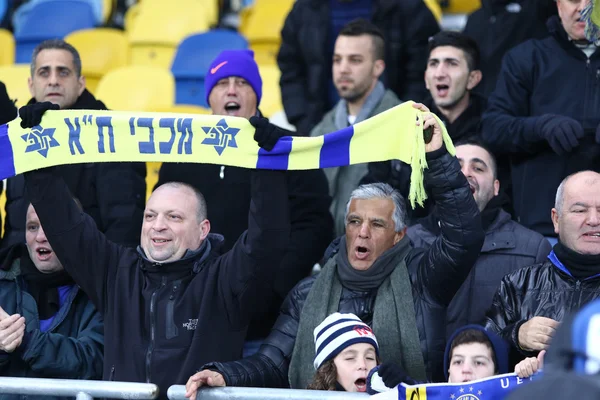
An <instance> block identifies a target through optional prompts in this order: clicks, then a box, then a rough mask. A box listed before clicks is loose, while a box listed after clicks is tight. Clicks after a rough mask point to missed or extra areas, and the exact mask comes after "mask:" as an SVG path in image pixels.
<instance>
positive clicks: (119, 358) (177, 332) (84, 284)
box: [25, 169, 289, 399]
mask: <svg viewBox="0 0 600 400" xmlns="http://www.w3.org/2000/svg"><path fill="white" fill-rule="evenodd" d="M251 179H252V203H251V205H250V212H249V215H248V231H247V232H246V233H245V234H243V235H242V237H241V238H240V239H239V240H238V241H237V243H236V244H235V246H234V247H233V249H232V250H231V251H229V252H227V253H225V254H222V255H220V252H221V251H220V247H221V244H222V243H221V242H222V237H221V236H220V235H209V237H208V238H207V239H206V240H205V241H204V242H203V245H202V246H201V247H200V248H199V249H198V250H196V251H189V250H188V252H187V253H186V255H185V256H184V257H183V258H181V259H179V260H177V261H173V262H168V263H156V262H151V261H149V260H148V259H147V258H146V257H145V255H144V252H143V251H142V250H141V248H140V249H138V250H137V251H136V250H134V249H130V248H127V247H124V246H120V245H117V244H115V243H113V242H111V241H110V240H107V238H106V236H105V235H104V234H102V232H100V231H99V230H98V229H97V228H96V226H95V224H94V222H93V221H92V220H91V218H89V216H87V215H86V214H84V213H82V212H80V211H79V209H78V208H77V206H76V205H75V202H74V201H73V200H72V199H71V196H70V194H69V191H68V189H67V186H66V184H65V182H64V180H63V179H62V178H61V177H60V176H58V175H57V174H56V173H54V171H52V169H42V170H36V171H32V172H27V173H25V182H26V184H27V190H28V193H29V194H30V196H31V199H32V203H33V205H34V207H35V209H36V211H37V214H38V216H39V219H40V223H41V224H42V225H43V227H44V232H45V234H46V237H47V238H48V241H49V242H50V244H51V246H52V248H53V250H54V251H55V252H56V254H57V256H58V257H59V259H60V260H61V262H62V264H63V266H64V268H65V270H66V271H67V272H68V273H69V274H70V275H71V276H72V277H73V279H74V280H75V282H76V283H77V284H78V285H80V286H81V288H82V289H83V290H84V291H85V292H86V293H87V294H88V295H89V297H90V299H91V300H92V302H93V303H94V304H95V305H96V307H97V308H98V311H99V312H100V313H101V314H102V315H103V317H104V332H105V352H104V374H103V377H104V379H105V380H115V381H127V382H152V383H155V384H157V385H158V387H159V389H160V398H161V399H166V398H167V397H166V395H167V388H168V387H169V386H171V385H175V384H179V385H182V384H185V383H186V382H187V380H188V378H189V377H190V376H191V375H193V374H194V373H195V372H196V371H198V369H199V367H200V366H201V365H202V364H204V363H206V362H208V361H212V360H220V361H228V360H235V359H237V358H239V357H240V356H241V354H242V345H243V341H244V338H245V336H246V330H247V326H248V323H249V320H250V318H251V317H252V314H253V311H254V309H255V308H256V307H260V305H261V303H262V301H263V299H264V294H263V293H264V292H265V290H266V288H268V287H269V286H270V285H271V284H272V280H273V276H274V271H275V270H276V268H277V266H278V265H279V263H280V262H281V258H282V257H283V252H284V249H285V247H286V246H287V244H288V240H289V215H288V214H289V211H288V200H287V190H286V185H285V173H284V172H281V171H261V170H257V171H254V173H253V174H252V178H251Z"/></svg>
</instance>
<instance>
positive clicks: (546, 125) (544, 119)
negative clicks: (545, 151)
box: [535, 114, 584, 155]
mask: <svg viewBox="0 0 600 400" xmlns="http://www.w3.org/2000/svg"><path fill="white" fill-rule="evenodd" d="M535 130H536V132H537V133H538V135H540V137H542V138H543V139H545V140H546V141H547V142H548V144H549V145H550V147H551V148H552V150H554V152H555V153H556V154H558V155H561V154H564V153H570V152H571V151H572V150H573V149H574V148H575V147H577V146H578V145H579V140H580V139H581V138H582V137H583V134H584V132H583V126H581V124H580V123H579V122H578V121H576V120H574V119H573V118H570V117H564V116H562V115H554V114H544V115H542V116H540V117H538V120H537V122H536V124H535Z"/></svg>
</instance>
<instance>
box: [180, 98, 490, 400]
mask: <svg viewBox="0 0 600 400" xmlns="http://www.w3.org/2000/svg"><path fill="white" fill-rule="evenodd" d="M415 107H418V108H420V109H421V110H422V111H425V112H428V111H429V110H428V109H427V108H426V107H425V106H423V105H421V104H416V105H415ZM425 119H426V121H425V123H424V126H425V127H427V126H429V125H432V126H435V129H434V136H433V139H432V141H431V142H430V143H429V144H427V145H426V151H427V154H426V156H427V162H428V165H429V168H428V169H426V170H425V184H426V187H427V188H428V189H429V190H430V193H431V195H432V196H433V197H434V198H435V200H436V203H437V204H438V205H439V207H440V216H441V227H442V233H441V235H440V236H439V237H438V239H437V240H436V241H435V243H433V245H432V246H431V248H430V249H429V250H427V251H423V250H420V249H414V248H413V246H412V244H411V243H410V240H409V239H408V237H407V236H406V235H405V233H406V225H405V217H406V210H405V206H404V200H403V198H402V196H401V195H400V194H399V193H398V192H397V191H395V190H393V189H392V188H391V187H390V186H389V185H386V184H383V183H376V184H372V185H365V186H362V187H360V188H358V189H357V190H356V191H354V192H353V193H352V195H351V198H350V201H349V203H348V215H347V217H346V234H345V236H342V237H341V239H338V240H339V241H340V243H339V245H336V244H335V243H334V244H333V246H330V251H328V253H329V254H330V255H331V256H330V257H329V261H328V262H327V263H326V265H325V266H324V267H323V269H322V271H321V272H320V273H319V274H318V275H316V276H312V277H310V278H306V279H304V280H303V281H301V282H300V283H299V284H298V285H296V287H295V288H294V289H293V290H292V291H291V293H290V294H289V295H288V296H287V298H286V300H285V302H284V304H283V306H282V310H281V313H280V316H279V318H278V319H277V322H276V323H275V326H274V327H273V329H272V331H271V334H270V335H269V337H268V338H267V340H266V342H265V343H264V344H263V345H262V346H261V348H260V350H259V352H258V353H257V354H254V355H253V356H251V357H248V358H246V359H243V360H240V361H235V362H226V363H219V362H214V363H210V364H207V365H205V366H204V367H203V370H201V371H200V372H198V373H197V374H195V375H194V376H192V377H191V378H190V379H189V381H188V384H187V396H188V397H191V398H195V395H196V391H197V389H198V387H200V386H202V385H208V386H224V385H228V386H261V387H288V386H291V387H292V388H305V387H306V384H307V383H308V382H307V381H308V379H310V377H311V375H312V374H314V368H313V366H312V358H313V357H314V353H315V348H314V342H313V337H312V335H313V330H314V328H315V327H316V326H317V325H318V324H319V323H320V322H321V321H322V320H323V319H324V317H325V316H327V315H328V314H331V313H332V312H335V311H339V312H343V313H345V312H352V313H355V314H356V315H358V316H359V318H361V319H362V320H363V321H364V322H366V323H368V324H369V325H370V326H371V327H372V328H373V330H374V331H375V332H378V333H377V338H378V342H379V344H380V350H381V353H380V354H381V358H382V360H383V361H385V360H392V359H394V360H397V361H398V362H400V363H401V364H402V365H403V367H404V368H405V369H406V370H408V371H411V372H410V373H411V374H412V376H420V377H422V379H441V377H443V371H442V365H441V363H442V360H443V354H444V345H445V329H444V328H445V307H446V306H447V305H448V304H449V303H450V301H451V300H452V298H453V297H454V294H455V293H456V291H457V290H458V288H459V287H460V285H461V284H462V282H463V281H464V279H465V278H466V276H467V275H468V274H469V271H470V269H471V266H472V265H473V263H474V262H475V260H476V258H477V256H478V254H479V250H480V249H481V245H482V243H483V231H482V228H481V219H480V216H479V211H478V209H477V205H476V203H475V200H474V199H473V195H472V194H471V191H470V189H469V185H468V183H467V180H466V178H465V176H464V175H463V174H462V173H461V172H460V165H459V163H458V161H457V159H456V158H454V157H452V156H450V154H448V152H447V151H446V149H445V148H444V147H443V145H442V138H441V132H440V129H439V126H437V123H435V122H434V121H435V119H434V118H433V117H432V116H431V114H425ZM332 247H333V249H331V248H332ZM332 253H336V254H335V255H333V254H332ZM398 333H400V335H399V334H398ZM380 336H381V337H380Z"/></svg>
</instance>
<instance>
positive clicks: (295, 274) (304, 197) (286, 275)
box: [157, 163, 333, 339]
mask: <svg viewBox="0 0 600 400" xmlns="http://www.w3.org/2000/svg"><path fill="white" fill-rule="evenodd" d="M251 171H252V170H250V169H247V168H239V167H225V166H221V165H210V164H173V163H163V164H162V166H161V168H160V172H159V176H158V183H157V186H159V185H162V184H163V183H165V182H169V181H178V182H184V183H188V184H190V185H192V186H194V187H195V188H197V189H198V190H200V192H202V193H203V194H204V198H205V200H206V205H207V207H208V210H209V213H210V224H211V229H212V230H214V231H215V232H219V233H220V234H222V235H223V236H224V237H225V245H224V248H223V250H224V251H226V250H229V249H231V248H232V247H233V244H234V243H235V242H236V240H237V239H238V238H239V237H240V235H241V234H242V233H243V232H244V231H245V230H246V229H248V210H249V207H250V198H251V196H250V195H251V188H250V176H251ZM286 180H287V187H288V194H289V205H290V223H291V236H290V241H289V245H288V248H287V251H286V253H285V256H284V257H283V261H282V262H281V265H280V267H279V269H278V270H277V275H276V278H275V284H274V288H273V298H272V299H271V301H270V302H269V304H268V307H267V310H265V311H264V312H260V313H257V314H256V316H255V318H254V320H253V322H252V324H251V325H250V328H249V330H248V339H258V338H265V337H266V336H267V335H268V334H269V331H270V330H271V327H272V326H273V323H275V320H276V319H277V315H278V314H279V307H280V306H281V303H282V302H283V299H284V298H285V296H287V294H288V293H289V291H290V290H292V288H293V287H294V286H295V285H296V283H298V282H299V281H300V280H301V279H303V278H305V277H307V276H308V275H309V274H310V271H311V269H312V267H313V265H314V264H315V263H317V262H318V261H319V259H320V258H321V256H322V255H323V251H325V249H326V248H327V245H328V244H329V242H331V239H332V238H333V219H332V217H331V213H330V212H329V206H330V205H331V196H329V187H328V185H327V180H326V178H325V175H324V174H323V171H321V170H307V171H288V172H287V174H286Z"/></svg>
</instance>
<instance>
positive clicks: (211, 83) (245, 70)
mask: <svg viewBox="0 0 600 400" xmlns="http://www.w3.org/2000/svg"><path fill="white" fill-rule="evenodd" d="M230 76H238V77H240V78H244V79H245V80H246V82H248V83H249V84H250V86H251V87H252V89H254V93H255V94H256V106H258V105H259V104H260V98H261V97H262V79H261V78H260V73H259V72H258V65H256V61H254V52H253V51H252V50H225V51H222V52H221V53H219V55H218V56H217V57H216V58H215V59H214V60H213V62H212V63H211V64H210V67H209V69H208V71H207V72H206V77H205V78H204V91H205V93H206V103H207V104H210V103H209V102H208V97H209V96H210V92H211V91H212V89H213V87H215V85H216V84H217V82H219V81H220V80H221V79H224V78H229V77H230Z"/></svg>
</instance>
